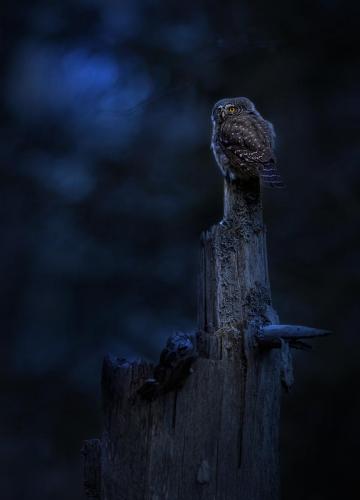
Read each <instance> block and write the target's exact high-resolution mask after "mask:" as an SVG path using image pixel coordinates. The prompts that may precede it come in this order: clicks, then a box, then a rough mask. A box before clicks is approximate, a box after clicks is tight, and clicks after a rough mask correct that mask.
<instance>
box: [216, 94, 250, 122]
mask: <svg viewBox="0 0 360 500" xmlns="http://www.w3.org/2000/svg"><path fill="white" fill-rule="evenodd" d="M240 113H256V109H255V106H254V104H253V103H252V102H251V101H250V99H248V98H247V97H228V98H226V99H221V100H220V101H218V102H217V103H216V104H215V105H214V107H213V110H212V113H211V118H212V120H213V121H214V122H223V121H224V120H226V118H228V117H230V116H234V115H237V114H240Z"/></svg>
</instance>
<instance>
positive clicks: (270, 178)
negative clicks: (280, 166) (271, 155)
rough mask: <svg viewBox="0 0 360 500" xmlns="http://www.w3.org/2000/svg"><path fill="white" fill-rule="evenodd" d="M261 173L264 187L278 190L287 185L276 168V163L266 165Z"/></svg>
mask: <svg viewBox="0 0 360 500" xmlns="http://www.w3.org/2000/svg"><path fill="white" fill-rule="evenodd" d="M259 173H260V178H261V180H262V182H263V184H264V186H266V187H271V188H278V189H281V188H284V187H285V184H284V182H283V180H282V178H281V175H280V174H279V172H278V170H277V168H276V165H275V163H273V162H270V163H266V164H265V165H263V166H262V168H261V170H260V172H259Z"/></svg>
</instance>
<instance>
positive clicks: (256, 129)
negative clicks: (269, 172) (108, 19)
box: [218, 114, 274, 178]
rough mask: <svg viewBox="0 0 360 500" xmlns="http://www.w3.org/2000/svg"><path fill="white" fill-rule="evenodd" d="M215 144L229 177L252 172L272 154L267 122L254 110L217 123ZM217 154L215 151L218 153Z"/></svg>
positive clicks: (255, 173) (256, 171) (270, 159)
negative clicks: (222, 156)
mask: <svg viewBox="0 0 360 500" xmlns="http://www.w3.org/2000/svg"><path fill="white" fill-rule="evenodd" d="M218 135H219V137H218V145H219V148H220V149H221V152H222V154H223V155H224V156H225V158H226V161H225V163H226V165H224V167H225V169H226V168H228V169H229V170H230V176H231V177H232V178H240V177H248V176H255V175H258V173H259V167H261V165H262V164H266V163H268V162H271V161H272V160H273V158H274V153H273V148H272V136H271V129H270V127H269V124H268V123H267V122H266V121H265V120H263V119H262V118H261V117H260V116H257V115H256V114H240V115H237V116H234V117H229V118H228V119H226V120H225V121H224V123H223V124H222V125H221V126H220V127H219V130H218ZM218 155H219V153H218Z"/></svg>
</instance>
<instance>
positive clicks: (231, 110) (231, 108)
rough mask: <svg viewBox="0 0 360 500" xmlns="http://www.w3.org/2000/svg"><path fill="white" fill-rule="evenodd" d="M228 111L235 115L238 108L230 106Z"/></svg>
mask: <svg viewBox="0 0 360 500" xmlns="http://www.w3.org/2000/svg"><path fill="white" fill-rule="evenodd" d="M227 111H228V113H235V111H236V108H235V106H229V107H228V108H227Z"/></svg>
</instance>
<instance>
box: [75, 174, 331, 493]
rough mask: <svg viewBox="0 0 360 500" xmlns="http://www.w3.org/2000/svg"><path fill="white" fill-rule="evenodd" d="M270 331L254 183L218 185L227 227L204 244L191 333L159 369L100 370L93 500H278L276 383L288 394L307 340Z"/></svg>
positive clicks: (110, 362)
mask: <svg viewBox="0 0 360 500" xmlns="http://www.w3.org/2000/svg"><path fill="white" fill-rule="evenodd" d="M277 323H278V318H277V315H276V312H275V311H274V310H273V308H272V306H271V294H270V285H269V278H268V270H267V256H266V231H265V227H264V224H263V218H262V205H261V192H260V185H259V181H258V180H257V179H255V180H252V181H248V182H242V183H231V184H229V183H227V182H225V196H224V219H223V220H222V221H221V222H220V223H219V224H217V225H216V226H214V227H212V228H211V229H210V230H209V231H206V232H205V233H204V234H203V235H202V238H201V273H200V284H199V328H198V332H197V333H196V334H194V335H193V337H191V336H189V335H184V336H181V335H178V336H177V337H174V338H173V339H172V340H170V341H169V343H168V345H167V347H166V349H165V350H164V351H163V353H162V355H161V358H160V363H159V365H158V366H157V367H156V368H154V367H153V366H152V365H150V364H148V363H144V362H137V363H128V362H127V361H125V360H121V359H118V358H114V357H107V358H106V359H105V361H104V367H103V375H102V394H103V407H104V416H105V418H104V432H103V435H102V437H101V440H100V441H99V442H98V441H97V442H96V446H95V445H93V446H87V447H85V448H86V450H87V453H85V472H86V471H87V476H86V477H85V482H86V484H87V485H88V493H89V495H90V496H93V497H97V498H101V500H192V499H194V500H195V499H199V500H235V499H236V500H276V499H277V498H278V496H279V463H278V462H279V460H278V459H279V453H278V445H279V444H278V441H279V440H278V437H279V413H280V391H281V372H282V377H283V381H284V382H285V384H287V385H289V384H290V383H291V377H292V372H291V359H290V357H289V353H290V348H289V346H290V345H291V344H290V342H291V341H292V342H293V344H294V345H293V346H294V347H296V345H295V344H296V343H297V342H299V346H301V345H302V343H301V342H300V341H299V340H298V339H299V338H302V336H301V334H302V333H303V329H302V327H298V330H296V329H295V330H291V331H290V330H289V328H290V329H291V328H294V327H289V328H287V329H285V330H286V331H285V330H284V329H283V330H281V328H280V330H279V329H277V330H275V331H270V333H269V330H267V328H268V325H272V324H277ZM289 332H290V333H289ZM312 332H313V334H314V335H312V336H315V335H316V332H317V331H316V330H312ZM314 332H315V333H314ZM308 333H309V332H307V334H308ZM326 333H327V332H326ZM307 334H305V337H308V336H309V335H307ZM268 335H269V340H268V337H267V336H268ZM303 336H304V335H303ZM273 347H281V349H273ZM282 367H283V369H282ZM89 450H90V451H89ZM91 450H92V453H91ZM96 460H97V464H98V468H97V470H96V467H95V469H94V461H95V462H96ZM89 464H90V465H89ZM94 470H95V472H94ZM89 476H90V477H89Z"/></svg>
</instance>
